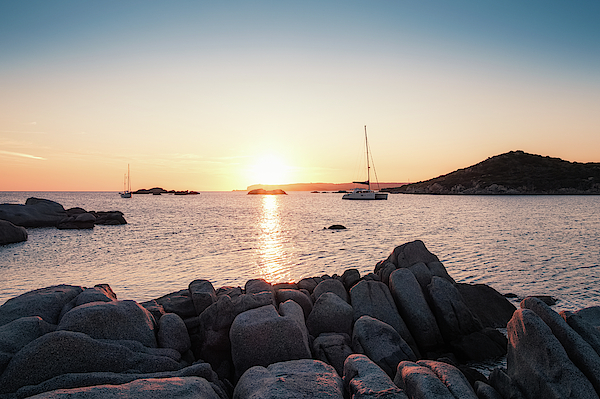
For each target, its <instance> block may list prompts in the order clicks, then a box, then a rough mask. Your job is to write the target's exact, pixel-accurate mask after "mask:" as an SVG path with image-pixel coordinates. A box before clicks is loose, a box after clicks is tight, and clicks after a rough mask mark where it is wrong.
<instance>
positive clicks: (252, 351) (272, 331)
mask: <svg viewBox="0 0 600 399" xmlns="http://www.w3.org/2000/svg"><path fill="white" fill-rule="evenodd" d="M289 302H290V303H293V304H294V305H296V306H297V307H298V311H299V313H300V314H302V309H301V308H300V305H298V304H296V303H295V302H292V301H289ZM286 303H287V302H286ZM229 337H230V340H231V355H232V359H233V364H234V366H235V372H236V375H237V376H238V377H239V376H241V375H242V374H243V373H244V372H245V371H246V370H248V369H249V368H250V367H252V366H263V367H266V366H268V365H270V364H273V363H278V362H284V361H287V360H297V359H309V358H311V352H310V346H309V343H308V337H307V336H306V333H305V331H303V329H302V328H301V326H300V325H299V324H298V320H297V319H296V317H294V316H287V317H286V316H280V315H279V313H277V310H276V309H275V307H274V306H273V305H267V306H263V307H260V308H256V309H251V310H247V311H245V312H243V313H241V314H240V315H238V316H237V317H236V318H235V320H234V321H233V323H232V325H231V330H230V331H229Z"/></svg>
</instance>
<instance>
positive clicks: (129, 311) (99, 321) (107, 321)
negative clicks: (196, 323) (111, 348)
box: [57, 300, 157, 348]
mask: <svg viewBox="0 0 600 399" xmlns="http://www.w3.org/2000/svg"><path fill="white" fill-rule="evenodd" d="M154 324H155V321H154V317H153V316H152V314H151V313H150V312H149V311H147V310H146V309H144V308H143V307H142V306H140V305H139V304H138V303H137V302H135V301H129V300H128V301H113V302H91V303H86V304H84V305H81V306H78V307H76V308H73V309H72V310H70V311H69V312H67V313H65V315H64V316H63V317H62V319H61V321H60V323H59V324H58V327H57V329H58V330H68V331H76V332H82V333H85V334H87V335H89V336H90V337H92V338H96V339H113V340H119V339H128V340H135V341H139V342H141V343H142V344H144V345H146V346H148V347H150V348H155V347H156V346H157V345H156V336H155V326H154Z"/></svg>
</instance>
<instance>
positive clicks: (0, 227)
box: [0, 220, 27, 245]
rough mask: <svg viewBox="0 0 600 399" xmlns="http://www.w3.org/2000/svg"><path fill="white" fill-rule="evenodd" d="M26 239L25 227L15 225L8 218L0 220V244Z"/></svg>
mask: <svg viewBox="0 0 600 399" xmlns="http://www.w3.org/2000/svg"><path fill="white" fill-rule="evenodd" d="M21 241H27V230H25V227H21V226H15V225H14V224H12V223H11V222H9V221H8V220H0V245H6V244H14V243H16V242H21Z"/></svg>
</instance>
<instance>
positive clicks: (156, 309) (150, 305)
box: [69, 299, 167, 321]
mask: <svg viewBox="0 0 600 399" xmlns="http://www.w3.org/2000/svg"><path fill="white" fill-rule="evenodd" d="M140 306H142V307H143V308H144V309H146V310H147V311H148V312H150V314H152V316H154V320H155V321H158V320H160V318H161V317H162V316H163V315H164V314H165V313H167V312H165V308H163V307H162V305H160V304H159V303H158V302H156V301H155V300H154V299H151V300H149V301H146V302H142V303H140ZM69 310H70V309H69Z"/></svg>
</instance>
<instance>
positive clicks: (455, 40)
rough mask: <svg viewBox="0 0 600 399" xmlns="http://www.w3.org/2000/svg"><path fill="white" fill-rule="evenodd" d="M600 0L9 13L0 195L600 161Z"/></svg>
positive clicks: (2, 56)
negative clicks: (536, 158) (365, 166)
mask: <svg viewBox="0 0 600 399" xmlns="http://www.w3.org/2000/svg"><path fill="white" fill-rule="evenodd" d="M598 21H600V3H598V2H591V1H577V2H566V1H563V2H558V1H544V2H542V1H528V2H516V1H509V2H494V3H492V2H475V1H452V2H448V1H425V2H424V1H420V2H417V1H371V2H367V1H344V2H341V1H339V2H337V1H330V2H316V1H305V2H301V3H300V2H295V3H292V2H275V1H232V2H193V1H175V2H158V1H103V2H94V1H61V2H47V1H27V2H16V1H15V2H9V1H4V2H1V3H0V88H1V90H0V169H2V171H3V172H6V173H2V175H4V176H10V177H2V178H0V190H38V189H39V190H43V189H47V190H53V189H55V190H78V189H80V190H95V189H97V190H112V189H114V190H118V189H120V188H121V186H120V185H121V180H122V174H123V171H124V170H126V167H127V164H128V163H129V164H131V167H132V174H133V176H134V177H135V179H133V178H132V180H133V184H134V188H135V187H136V186H137V187H138V188H139V187H144V186H156V185H162V186H165V187H168V188H174V189H186V188H189V189H199V190H230V189H239V188H245V187H246V186H248V185H250V184H256V183H293V182H311V181H312V182H317V181H322V182H347V181H351V180H355V179H357V178H360V177H359V176H357V173H358V172H357V171H358V170H360V165H357V164H358V160H359V159H361V151H362V131H363V125H368V129H369V136H370V142H371V146H372V150H373V155H374V157H375V161H376V167H377V173H378V176H379V179H380V180H382V181H397V182H403V181H408V180H410V181H417V180H423V179H428V178H432V177H436V176H438V175H440V174H444V173H448V172H450V171H452V170H454V169H456V168H459V167H465V166H468V165H471V164H473V163H476V162H479V161H481V160H483V159H485V158H487V157H489V156H493V155H497V154H499V153H503V152H506V151H510V150H516V149H521V150H524V151H527V152H532V153H537V154H541V155H550V156H556V157H561V158H564V159H567V160H571V161H581V162H590V161H595V162H598V161H600V159H598V155H597V154H598V151H597V148H600V134H599V133H600V116H599V115H600V112H598V109H599V108H600V74H599V73H598V71H600V24H599V23H598Z"/></svg>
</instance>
